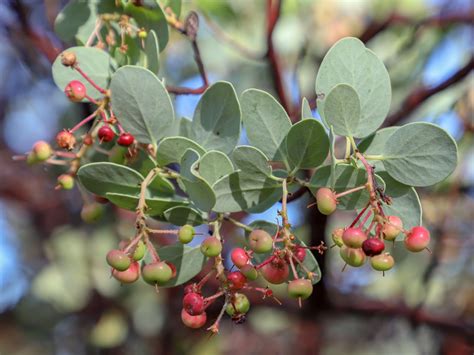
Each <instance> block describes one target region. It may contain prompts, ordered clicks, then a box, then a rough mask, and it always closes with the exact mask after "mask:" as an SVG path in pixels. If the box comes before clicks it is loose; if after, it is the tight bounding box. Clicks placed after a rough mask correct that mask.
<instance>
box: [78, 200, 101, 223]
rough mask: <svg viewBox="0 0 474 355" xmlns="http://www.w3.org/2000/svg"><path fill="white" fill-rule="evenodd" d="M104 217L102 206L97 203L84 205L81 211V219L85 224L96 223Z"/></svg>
mask: <svg viewBox="0 0 474 355" xmlns="http://www.w3.org/2000/svg"><path fill="white" fill-rule="evenodd" d="M103 216H104V206H102V205H101V204H99V203H97V202H92V203H88V204H86V205H84V206H83V207H82V210H81V218H82V220H83V221H84V222H86V223H96V222H97V221H99V220H100V219H101V218H102V217H103Z"/></svg>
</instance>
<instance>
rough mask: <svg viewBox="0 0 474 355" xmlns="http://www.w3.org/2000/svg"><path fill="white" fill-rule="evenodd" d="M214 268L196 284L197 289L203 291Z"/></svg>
mask: <svg viewBox="0 0 474 355" xmlns="http://www.w3.org/2000/svg"><path fill="white" fill-rule="evenodd" d="M213 273H214V270H211V271H209V272H208V273H207V274H206V275H205V276H204V277H203V278H202V279H201V281H199V282H198V283H197V284H196V289H197V290H199V291H201V289H202V287H203V286H204V285H205V284H206V282H207V281H208V280H209V279H210V278H211V276H212V274H213Z"/></svg>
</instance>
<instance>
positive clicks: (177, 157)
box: [156, 137, 206, 166]
mask: <svg viewBox="0 0 474 355" xmlns="http://www.w3.org/2000/svg"><path fill="white" fill-rule="evenodd" d="M188 149H193V150H195V151H196V152H198V153H199V154H204V153H205V152H206V151H205V150H204V148H203V147H201V146H200V145H199V144H197V143H196V142H194V141H192V140H191V139H189V138H185V137H167V138H165V139H163V140H162V141H161V142H160V143H159V144H158V147H157V148H156V161H157V162H158V164H159V165H160V166H165V165H168V164H171V163H179V162H180V161H181V158H182V157H183V155H184V152H185V151H186V150H188Z"/></svg>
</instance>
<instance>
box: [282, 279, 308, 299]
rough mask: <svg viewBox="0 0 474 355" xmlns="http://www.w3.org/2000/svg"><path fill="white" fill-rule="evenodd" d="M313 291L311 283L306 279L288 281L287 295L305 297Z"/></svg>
mask: <svg viewBox="0 0 474 355" xmlns="http://www.w3.org/2000/svg"><path fill="white" fill-rule="evenodd" d="M312 293H313V284H312V283H311V281H310V280H308V279H296V280H292V281H290V282H289V283H288V295H289V296H290V297H292V298H301V299H303V300H305V299H307V298H308V297H309V296H311V294H312Z"/></svg>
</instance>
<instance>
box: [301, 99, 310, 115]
mask: <svg viewBox="0 0 474 355" xmlns="http://www.w3.org/2000/svg"><path fill="white" fill-rule="evenodd" d="M308 118H313V112H312V111H311V107H310V106H309V102H308V100H307V99H306V97H303V101H302V102H301V120H304V119H308Z"/></svg>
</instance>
